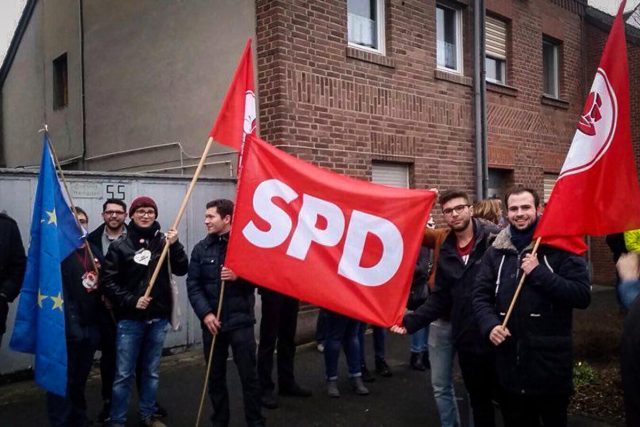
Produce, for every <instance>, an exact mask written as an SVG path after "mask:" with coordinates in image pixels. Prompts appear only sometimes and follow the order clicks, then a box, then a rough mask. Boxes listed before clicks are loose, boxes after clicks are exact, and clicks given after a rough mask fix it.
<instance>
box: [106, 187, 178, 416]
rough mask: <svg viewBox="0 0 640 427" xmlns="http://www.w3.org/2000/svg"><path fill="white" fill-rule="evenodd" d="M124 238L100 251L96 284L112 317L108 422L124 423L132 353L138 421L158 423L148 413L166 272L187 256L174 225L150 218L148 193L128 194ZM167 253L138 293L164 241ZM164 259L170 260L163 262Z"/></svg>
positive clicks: (162, 330)
mask: <svg viewBox="0 0 640 427" xmlns="http://www.w3.org/2000/svg"><path fill="white" fill-rule="evenodd" d="M129 216H130V217H131V222H130V223H129V227H128V232H127V238H126V239H122V240H118V241H116V242H114V243H112V244H111V246H110V247H109V252H107V256H106V257H105V261H104V267H103V273H102V286H103V288H104V291H105V293H106V295H107V297H108V298H109V299H110V300H111V302H112V303H113V307H114V311H115V315H116V319H117V320H118V326H117V338H116V353H117V356H116V378H115V381H114V383H113V398H112V402H111V425H112V426H123V425H124V424H125V423H126V416H127V410H128V408H129V399H130V397H131V388H132V381H133V377H134V372H135V368H136V364H137V360H138V357H139V355H140V357H142V365H143V366H142V375H141V379H140V398H139V416H140V421H141V424H142V425H148V426H155V427H161V426H164V424H163V423H161V422H160V421H158V420H157V419H156V418H155V417H154V410H155V405H156V393H157V390H158V370H159V367H160V356H161V355H162V347H163V344H164V338H165V336H166V333H167V329H168V327H169V319H170V318H171V310H172V308H173V293H172V289H171V273H170V270H169V268H171V272H172V273H173V274H175V275H177V276H183V275H185V274H186V273H187V268H188V260H187V256H186V254H185V252H184V248H183V246H182V244H181V243H180V242H178V231H177V230H175V229H171V230H169V231H168V232H167V233H166V235H165V234H163V233H161V232H160V224H158V222H157V221H156V218H157V216H158V207H157V205H156V203H155V201H154V200H153V199H151V198H150V197H146V196H142V197H138V198H136V199H134V200H133V202H132V203H131V207H130V208H129ZM167 240H168V241H169V243H170V245H171V246H170V249H169V255H168V257H167V259H165V260H164V263H163V264H162V266H161V269H160V273H159V274H158V277H157V279H156V282H155V286H154V287H153V289H152V291H151V294H150V296H148V297H146V296H144V294H145V291H146V289H147V286H148V283H149V280H150V278H151V275H152V274H153V271H154V270H155V267H156V265H157V264H158V261H159V258H160V254H161V252H162V249H163V247H164V245H165V243H166V241H167ZM169 263H170V264H171V266H170V267H169Z"/></svg>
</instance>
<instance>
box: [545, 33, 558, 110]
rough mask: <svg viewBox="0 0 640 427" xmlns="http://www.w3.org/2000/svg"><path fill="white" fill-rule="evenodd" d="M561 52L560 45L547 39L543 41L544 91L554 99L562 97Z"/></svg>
mask: <svg viewBox="0 0 640 427" xmlns="http://www.w3.org/2000/svg"><path fill="white" fill-rule="evenodd" d="M559 51H560V46H559V45H558V43H556V42H553V41H551V40H549V39H546V38H545V39H544V40H543V41H542V69H543V72H544V76H543V90H544V94H545V95H548V96H551V97H553V98H559V97H560V94H559V92H560V84H559V83H560V78H559V75H560V73H559V69H560V66H559V64H560V61H559Z"/></svg>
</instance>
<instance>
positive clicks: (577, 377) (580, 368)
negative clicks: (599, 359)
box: [573, 362, 598, 388]
mask: <svg viewBox="0 0 640 427" xmlns="http://www.w3.org/2000/svg"><path fill="white" fill-rule="evenodd" d="M597 382H598V376H597V374H596V371H595V370H594V369H593V368H592V367H591V365H589V364H588V363H587V362H578V363H576V364H575V366H574V367H573V383H574V384H575V386H576V388H579V387H581V386H583V385H587V384H596V383H597Z"/></svg>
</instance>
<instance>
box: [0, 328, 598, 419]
mask: <svg viewBox="0 0 640 427" xmlns="http://www.w3.org/2000/svg"><path fill="white" fill-rule="evenodd" d="M371 340H372V336H371V335H370V334H369V335H367V336H366V342H365V346H366V351H367V353H368V354H367V356H368V357H367V359H368V361H369V366H370V367H371V368H373V362H372V359H373V347H372V342H371ZM203 359H204V357H203V355H202V350H201V349H200V348H194V349H190V350H189V351H186V352H182V353H180V354H176V355H172V356H167V357H164V358H163V361H162V366H161V373H160V389H159V392H158V401H159V402H160V403H161V404H162V405H163V406H164V407H165V408H166V409H167V410H168V412H169V416H168V417H167V418H166V419H164V422H165V423H166V424H167V425H169V426H176V427H180V426H194V425H195V420H196V416H197V411H198V404H199V400H200V393H201V391H202V384H203V379H204V371H205V364H204V362H203ZM408 360H409V350H408V338H407V337H401V336H396V335H392V334H388V335H387V361H388V363H389V365H390V366H391V369H392V371H393V376H392V377H390V378H382V377H380V376H376V381H375V382H373V383H370V384H367V387H368V388H369V389H370V391H371V394H370V395H369V396H356V395H355V394H354V393H353V392H352V391H351V389H350V387H349V383H348V380H347V372H346V362H345V358H344V354H341V359H340V372H339V376H340V378H339V387H340V391H341V393H342V396H341V397H340V398H339V399H332V398H329V397H328V396H326V394H325V388H324V364H323V355H322V354H321V353H320V352H318V351H317V350H316V348H315V344H308V345H304V346H301V347H299V348H298V352H297V358H296V374H297V379H298V382H299V383H300V384H301V385H302V386H303V387H306V388H310V389H311V390H312V391H313V396H312V397H310V398H306V399H301V398H292V397H280V398H279V404H280V406H279V408H278V409H274V410H267V409H264V410H263V413H264V415H265V416H266V418H267V424H268V425H270V426H287V427H289V426H336V427H340V426H345V427H346V426H349V427H353V426H356V427H357V426H438V425H439V421H438V416H437V410H436V405H435V401H434V399H433V393H432V392H431V386H430V383H429V378H428V372H427V373H425V372H418V371H414V370H411V369H410V368H409V365H408ZM227 372H228V379H227V381H228V386H229V393H230V400H231V418H232V419H231V426H243V425H245V422H244V414H243V406H242V394H241V387H240V382H239V378H238V375H237V371H236V369H235V366H234V365H233V362H232V361H229V362H228V370H227ZM374 375H375V374H374ZM455 376H456V390H457V395H458V405H459V407H460V414H461V417H462V419H463V426H467V425H468V423H467V422H465V420H466V418H467V416H468V411H467V410H466V408H467V402H466V396H465V393H464V391H463V390H464V388H463V386H462V382H461V378H460V374H459V371H458V372H456V374H455ZM86 394H87V401H88V413H89V416H90V417H91V418H92V419H95V417H96V415H97V413H98V412H99V410H100V408H101V400H100V378H99V374H98V370H97V368H95V369H94V370H93V372H92V375H91V378H90V379H89V383H88V386H87V393H86ZM210 414H211V407H210V406H209V401H208V397H207V401H206V406H205V411H204V415H203V420H201V423H200V425H203V426H204V425H210V423H209V420H208V417H209V415H210ZM46 425H47V418H46V399H45V394H44V392H42V390H41V389H39V388H38V387H37V386H35V384H34V383H33V382H32V381H23V382H20V383H14V384H8V385H4V386H2V387H0V426H2V427H14V426H20V427H27V426H46ZM127 425H128V426H136V425H137V416H136V402H135V401H134V402H132V404H131V408H130V411H129V421H128V423H127ZM569 425H570V426H571V427H606V426H608V424H604V423H600V422H597V421H594V420H591V419H587V418H582V417H571V419H570V424H569Z"/></svg>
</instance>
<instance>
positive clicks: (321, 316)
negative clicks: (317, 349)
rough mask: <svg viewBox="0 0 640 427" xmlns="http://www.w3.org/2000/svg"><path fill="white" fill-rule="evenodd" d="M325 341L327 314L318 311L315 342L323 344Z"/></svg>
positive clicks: (321, 310) (320, 310)
mask: <svg viewBox="0 0 640 427" xmlns="http://www.w3.org/2000/svg"><path fill="white" fill-rule="evenodd" d="M326 339H327V312H326V311H324V310H323V309H319V310H318V320H317V322H316V342H317V343H324V341H325V340H326Z"/></svg>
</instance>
